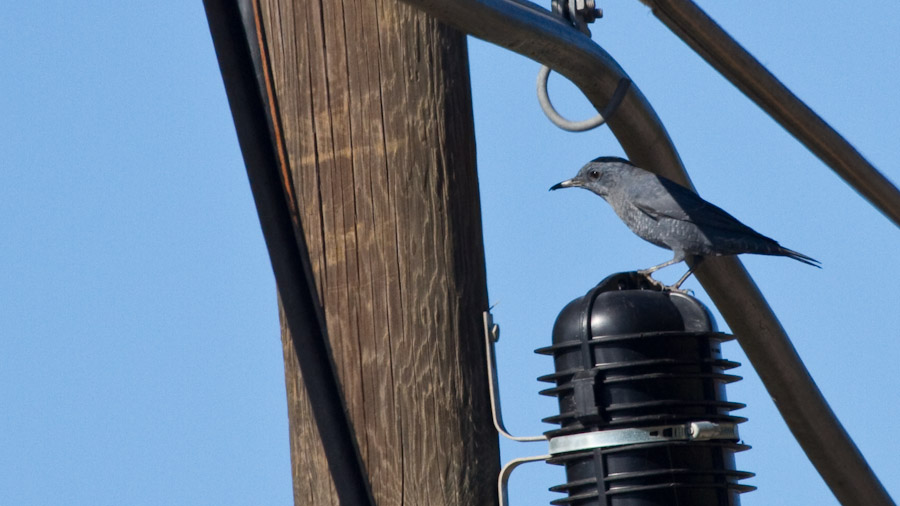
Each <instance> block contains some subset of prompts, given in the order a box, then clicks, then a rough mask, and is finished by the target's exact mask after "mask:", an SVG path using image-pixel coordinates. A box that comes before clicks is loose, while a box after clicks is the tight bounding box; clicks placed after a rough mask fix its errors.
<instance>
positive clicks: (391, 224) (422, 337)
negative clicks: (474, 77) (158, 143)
mask: <svg viewBox="0 0 900 506" xmlns="http://www.w3.org/2000/svg"><path fill="white" fill-rule="evenodd" d="M261 6H262V11H263V22H264V26H265V30H266V36H267V44H268V47H269V51H270V54H271V58H272V70H273V74H274V77H275V88H276V91H277V95H278V101H279V106H280V111H281V121H282V126H283V130H284V137H285V143H286V147H287V151H288V155H289V161H290V164H291V167H292V172H293V181H294V185H295V188H294V190H295V195H296V196H297V199H298V208H299V210H300V213H301V215H302V219H303V223H304V226H305V228H306V229H305V234H306V239H307V242H308V245H309V250H310V254H311V260H312V265H313V270H314V273H315V276H316V282H317V286H318V289H319V294H320V297H321V299H322V301H323V304H324V307H325V315H326V320H327V325H328V332H329V336H330V339H331V342H332V345H333V348H334V350H333V351H334V356H335V361H336V363H337V367H338V373H339V376H340V379H341V383H342V385H343V387H344V391H345V396H346V400H347V403H348V406H349V411H350V415H351V419H352V421H353V426H354V429H355V431H356V434H357V438H358V440H359V443H360V451H361V454H362V455H363V459H364V460H365V463H366V467H367V470H368V472H369V475H370V476H371V479H372V486H373V493H374V495H375V499H376V501H377V503H378V504H379V505H381V506H385V505H387V506H393V505H413V506H415V505H466V506H469V505H482V504H488V505H489V504H494V503H495V502H496V497H495V481H494V477H495V476H496V473H497V468H498V463H499V458H498V448H497V437H496V433H495V432H494V430H493V428H492V425H491V422H490V407H489V402H488V394H487V385H486V378H485V375H484V360H485V357H484V355H483V351H482V346H481V311H483V310H484V309H486V307H487V291H486V287H485V273H484V253H483V245H482V237H481V213H480V208H479V196H478V182H477V177H476V172H475V144H474V139H473V125H472V110H471V109H472V106H471V97H470V91H469V77H468V61H467V55H466V46H465V37H464V36H463V35H461V34H460V33H458V32H456V31H454V30H452V29H450V28H448V27H446V26H444V25H441V24H439V23H437V22H435V21H434V20H432V19H430V18H428V17H426V16H424V15H422V14H420V13H418V12H416V11H414V10H412V9H411V8H409V7H407V6H405V5H401V4H398V3H397V2H396V1H394V0H379V1H364V2H342V1H340V0H304V1H299V2H298V1H287V0H263V1H262V2H261ZM282 342H283V345H284V351H285V378H286V383H287V391H288V403H289V416H290V424H291V456H292V468H293V478H294V501H295V504H297V505H298V506H299V505H303V506H306V505H328V504H337V499H336V496H335V494H334V491H333V484H332V483H331V478H330V476H329V474H328V469H327V466H326V464H325V460H324V455H323V453H322V450H321V445H320V442H319V441H318V436H317V433H316V428H315V425H314V422H313V420H312V417H311V415H310V412H309V406H308V401H307V399H306V395H305V392H304V389H303V384H302V380H301V378H300V373H299V370H298V368H297V364H296V360H294V359H293V356H294V350H293V349H292V347H291V346H292V345H291V340H290V336H289V335H287V329H286V327H285V326H284V325H283V326H282ZM299 352H300V353H302V352H303V350H299Z"/></svg>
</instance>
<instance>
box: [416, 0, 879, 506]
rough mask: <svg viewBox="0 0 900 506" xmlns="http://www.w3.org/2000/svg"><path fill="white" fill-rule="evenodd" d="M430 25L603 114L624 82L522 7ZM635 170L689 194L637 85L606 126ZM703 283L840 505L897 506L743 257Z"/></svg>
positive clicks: (435, 3) (713, 265) (706, 268)
mask: <svg viewBox="0 0 900 506" xmlns="http://www.w3.org/2000/svg"><path fill="white" fill-rule="evenodd" d="M404 1H405V2H407V3H409V4H411V5H414V6H416V7H418V8H420V9H422V10H424V11H426V12H428V13H429V14H431V15H432V16H435V17H436V18H438V19H440V20H441V21H444V22H446V23H448V24H451V25H454V26H456V27H457V28H459V29H461V30H463V31H465V32H467V33H469V34H471V35H473V36H475V37H478V38H480V39H483V40H486V41H488V42H491V43H493V44H496V45H498V46H501V47H504V48H506V49H509V50H511V51H515V52H516V53H519V54H521V55H524V56H527V57H529V58H531V59H533V60H535V61H537V62H539V63H542V64H544V65H547V66H548V67H550V68H552V69H553V70H554V71H556V72H558V73H560V74H562V75H564V76H566V77H567V78H568V79H570V80H571V81H572V82H573V83H574V84H575V85H576V86H578V87H579V88H580V89H581V91H582V92H583V93H584V94H585V95H586V96H587V97H588V100H590V102H591V103H592V104H593V105H594V107H595V108H596V109H597V110H598V111H601V110H602V109H603V107H605V106H606V104H607V102H609V100H610V99H611V97H612V96H613V94H614V93H615V89H616V86H617V84H618V82H619V81H620V80H621V79H623V78H628V76H627V75H626V74H625V72H624V71H623V70H622V68H621V67H620V66H619V64H618V63H616V61H615V60H613V59H612V57H611V56H610V55H609V54H607V53H606V52H605V51H604V50H603V49H602V48H600V47H599V46H598V45H597V44H595V43H594V42H593V41H591V39H590V38H588V37H586V36H585V35H582V34H581V33H579V32H578V31H577V30H575V29H573V28H571V27H570V26H569V25H567V24H565V23H564V22H562V21H560V20H559V19H558V18H557V17H556V16H554V15H553V14H552V13H550V12H549V11H546V10H544V9H541V8H538V7H537V6H535V5H534V4H531V3H527V2H521V1H517V0H404ZM608 124H609V126H610V129H611V130H612V131H613V134H615V136H616V138H617V139H618V141H619V143H620V144H621V145H622V148H623V149H624V150H625V153H627V155H628V157H629V158H630V159H631V161H632V162H634V163H635V164H637V165H639V166H641V167H644V168H647V169H648V170H653V171H655V172H657V173H659V174H661V175H663V176H665V177H668V178H670V179H672V180H675V181H678V182H679V183H682V184H684V185H685V186H689V187H692V185H691V183H690V179H689V178H688V176H687V173H686V172H685V170H684V167H683V166H682V164H681V160H680V158H679V157H678V153H677V151H676V150H675V147H674V145H673V144H672V141H671V139H670V138H669V135H668V134H667V133H666V130H665V128H664V127H663V125H662V123H661V122H660V120H659V118H658V117H657V116H656V113H655V112H654V111H653V108H652V107H651V106H650V104H649V103H648V102H647V99H646V98H645V97H644V96H643V94H642V93H641V91H640V89H639V88H638V87H637V86H636V85H634V84H632V86H630V87H629V89H628V92H627V94H626V96H625V98H624V99H623V101H622V103H621V105H620V106H619V110H618V112H617V113H616V114H615V115H614V116H613V117H612V118H610V119H609V121H608ZM696 275H697V279H698V280H699V281H700V283H701V284H702V285H703V288H704V289H705V290H706V292H707V293H708V294H709V296H710V297H711V298H712V300H713V301H714V302H715V304H716V307H717V308H718V309H719V311H720V312H721V313H722V316H723V317H724V318H725V320H726V321H727V322H728V325H729V327H731V329H732V330H733V331H734V333H735V334H736V335H737V338H738V342H739V343H740V344H741V347H742V348H743V349H744V352H745V353H746V354H747V358H748V359H749V360H750V362H751V364H752V365H753V366H754V368H755V369H756V371H757V372H758V373H759V376H760V378H761V379H762V382H763V384H764V385H765V386H766V389H767V390H768V392H769V394H770V395H771V397H772V399H773V400H774V401H775V405H776V406H777V407H778V409H779V411H780V412H781V415H782V417H784V420H785V422H787V425H788V427H789V428H790V429H791V432H792V433H793V435H794V437H795V438H796V439H797V441H798V442H799V443H800V446H801V447H802V448H803V451H804V452H806V455H807V457H809V460H810V461H811V462H812V463H813V465H814V466H815V467H816V469H817V470H818V472H819V474H820V475H821V476H822V478H823V479H824V480H825V482H826V483H827V484H828V486H829V487H830V488H831V491H832V492H833V493H834V495H835V496H836V497H837V499H838V500H839V501H840V502H841V503H842V504H844V505H857V504H858V505H891V504H893V501H892V500H891V498H890V496H888V494H887V492H886V491H885V489H884V487H883V486H882V485H881V483H880V482H879V481H878V478H877V477H876V476H875V474H874V473H873V472H872V470H871V469H870V468H869V465H868V464H867V463H866V461H865V459H864V458H863V456H862V454H861V453H860V452H859V450H858V449H857V448H856V445H855V444H854V443H853V441H852V440H851V439H850V436H849V435H848V434H847V432H846V431H845V430H844V428H843V427H842V426H841V423H840V422H839V421H838V419H837V418H836V417H835V415H834V413H833V412H832V411H831V408H830V407H829V406H828V403H827V402H826V401H825V398H824V397H823V396H822V393H821V392H820V391H819V389H818V387H817V386H816V384H815V382H814V381H813V380H812V377H811V376H810V375H809V372H808V371H807V370H806V367H805V366H804V365H803V362H802V361H801V360H800V357H799V355H798V354H797V351H796V349H794V346H793V345H792V344H791V342H790V339H788V336H787V334H786V333H785V331H784V328H782V326H781V323H779V321H778V319H777V318H776V317H775V314H774V313H773V312H772V309H771V308H770V307H769V304H768V303H767V302H766V300H765V298H763V296H762V293H760V291H759V289H758V288H757V286H756V284H755V283H754V282H753V280H752V279H751V278H750V276H749V275H748V274H747V271H746V270H745V269H744V267H743V264H741V262H740V260H738V259H737V257H711V258H709V259H707V260H706V261H704V262H703V265H702V266H700V267H699V268H698V269H697V273H696Z"/></svg>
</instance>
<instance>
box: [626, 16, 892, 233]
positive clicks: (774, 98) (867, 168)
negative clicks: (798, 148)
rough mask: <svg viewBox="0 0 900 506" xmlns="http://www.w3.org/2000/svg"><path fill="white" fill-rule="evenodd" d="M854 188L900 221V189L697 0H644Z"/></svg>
mask: <svg viewBox="0 0 900 506" xmlns="http://www.w3.org/2000/svg"><path fill="white" fill-rule="evenodd" d="M640 1H641V2H642V3H644V4H646V5H648V6H649V7H650V9H651V10H652V11H653V14H654V15H655V16H656V17H657V18H659V20H660V21H662V22H663V24H665V25H666V26H668V27H669V29H670V30H672V32H673V33H675V35H678V37H680V38H681V40H683V41H684V42H685V43H687V45H689V46H690V47H691V49H693V50H694V51H696V52H697V54H699V55H700V56H702V57H703V59H704V60H706V62H707V63H709V64H710V65H711V66H712V67H713V68H715V69H716V70H718V71H719V73H720V74H722V75H723V76H725V78H727V79H728V80H729V81H731V84H733V85H735V86H736V87H737V88H738V89H739V90H741V91H742V92H743V93H744V95H747V97H748V98H750V99H751V100H753V101H754V102H756V105H758V106H759V107H760V108H761V109H762V110H764V111H766V112H767V113H768V114H769V116H771V117H772V118H773V119H774V120H775V121H777V122H778V123H779V124H781V126H783V127H784V129H785V130H787V131H788V132H790V133H791V135H793V136H794V138H796V139H797V140H798V141H800V142H801V143H802V144H803V145H804V146H806V147H807V149H809V150H810V151H812V152H813V154H815V155H816V156H818V157H819V159H820V160H822V161H823V162H825V163H826V164H827V165H828V166H829V167H831V170H833V171H834V172H835V173H836V174H837V175H838V176H840V177H841V178H842V179H843V180H844V181H846V182H847V184H849V185H850V186H851V187H852V188H853V189H854V190H856V191H857V192H859V194H860V195H861V196H862V197H863V198H865V199H866V200H868V201H869V203H871V204H872V205H873V206H875V208H876V209H878V210H879V211H881V212H882V214H884V215H885V216H886V217H887V218H888V219H889V220H891V221H893V222H894V224H895V225H897V226H900V190H898V189H897V187H896V186H894V184H893V183H891V181H890V180H888V178H886V177H885V176H884V175H883V174H881V173H880V172H878V169H876V168H875V167H874V166H873V165H872V164H871V163H869V161H868V160H866V159H865V158H864V157H863V156H862V155H861V154H860V153H859V151H857V150H856V148H854V147H853V146H852V145H851V144H850V143H849V142H847V140H846V139H844V138H843V137H842V136H841V134H839V133H837V131H835V129H834V128H832V127H831V125H829V124H828V123H826V122H825V120H823V119H822V118H821V117H819V115H818V114H816V113H815V111H813V110H812V109H810V108H809V106H807V105H806V104H805V103H803V101H802V100H800V99H799V98H797V96H796V95H794V94H793V93H791V90H789V89H788V88H787V86H785V85H783V84H781V81H779V80H778V78H776V77H775V76H774V75H773V74H772V73H771V72H769V71H768V70H767V69H766V67H764V66H763V65H762V64H761V63H760V62H759V61H758V60H757V59H756V58H754V57H753V56H752V55H751V54H750V53H748V52H747V50H745V49H744V48H743V47H741V45H740V44H738V43H737V41H735V40H734V39H733V38H731V36H730V35H728V33H727V32H725V30H723V29H722V28H721V27H720V26H719V25H718V24H717V23H716V22H715V21H713V19H712V18H710V17H709V16H708V15H707V14H706V13H705V12H703V10H702V9H701V8H700V7H698V6H697V4H695V3H694V2H692V1H691V0H640Z"/></svg>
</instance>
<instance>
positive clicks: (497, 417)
mask: <svg viewBox="0 0 900 506" xmlns="http://www.w3.org/2000/svg"><path fill="white" fill-rule="evenodd" d="M482 319H483V320H484V346H485V350H486V353H487V373H488V390H489V391H490V394H491V414H492V415H493V419H494V428H496V429H497V432H499V433H500V435H501V436H503V437H505V438H507V439H512V440H513V441H519V442H525V443H527V442H534V441H546V440H547V437H546V436H543V435H541V436H513V435H512V434H510V433H509V431H507V430H506V426H504V425H503V417H502V415H501V413H500V391H499V390H498V387H497V353H496V350H495V348H494V343H496V342H497V341H499V340H500V326H499V325H497V324H496V323H494V316H493V315H492V314H491V312H490V311H489V310H488V311H485V312H484V313H482Z"/></svg>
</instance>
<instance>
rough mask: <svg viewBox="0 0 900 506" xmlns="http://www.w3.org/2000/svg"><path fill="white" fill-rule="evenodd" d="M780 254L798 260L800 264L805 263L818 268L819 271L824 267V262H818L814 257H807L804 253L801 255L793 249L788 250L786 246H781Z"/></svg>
mask: <svg viewBox="0 0 900 506" xmlns="http://www.w3.org/2000/svg"><path fill="white" fill-rule="evenodd" d="M778 254H779V255H784V256H786V257H790V258H793V259H794V260H797V261H798V262H803V263H805V264H806V265H812V266H813V267H818V268H819V269H821V268H822V266H821V265H820V264H821V263H822V262H820V261H818V260H816V259H815V258H813V257H809V256H806V255H804V254H803V253H799V252H797V251H794V250H792V249H787V248H785V247H784V246H779V249H778Z"/></svg>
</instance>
